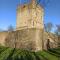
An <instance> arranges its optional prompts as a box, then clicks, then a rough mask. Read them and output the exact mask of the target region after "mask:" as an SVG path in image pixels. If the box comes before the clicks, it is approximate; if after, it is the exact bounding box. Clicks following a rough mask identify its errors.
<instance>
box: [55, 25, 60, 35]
mask: <svg viewBox="0 0 60 60" xmlns="http://www.w3.org/2000/svg"><path fill="white" fill-rule="evenodd" d="M56 27H57V29H56V30H55V34H56V35H60V25H56Z"/></svg>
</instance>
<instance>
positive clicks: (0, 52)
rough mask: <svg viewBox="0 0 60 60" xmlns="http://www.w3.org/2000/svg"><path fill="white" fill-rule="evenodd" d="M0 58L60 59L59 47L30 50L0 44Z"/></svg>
mask: <svg viewBox="0 0 60 60" xmlns="http://www.w3.org/2000/svg"><path fill="white" fill-rule="evenodd" d="M0 60H60V48H57V49H49V50H48V51H39V52H31V51H27V50H20V49H14V48H8V47H2V46H0Z"/></svg>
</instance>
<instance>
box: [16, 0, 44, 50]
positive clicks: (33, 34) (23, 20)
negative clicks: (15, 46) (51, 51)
mask: <svg viewBox="0 0 60 60" xmlns="http://www.w3.org/2000/svg"><path fill="white" fill-rule="evenodd" d="M36 1H37V0H31V2H30V3H29V4H24V5H20V6H18V9H17V21H16V22H17V23H16V30H18V31H19V30H20V32H21V33H20V34H21V35H20V37H19V38H20V39H23V40H21V41H22V42H21V41H20V43H19V44H21V43H22V46H23V48H26V49H31V50H33V51H38V50H42V49H43V44H42V43H43V28H44V26H43V15H44V11H43V8H42V7H41V6H40V5H39V4H37V2H36ZM20 48H21V47H20Z"/></svg>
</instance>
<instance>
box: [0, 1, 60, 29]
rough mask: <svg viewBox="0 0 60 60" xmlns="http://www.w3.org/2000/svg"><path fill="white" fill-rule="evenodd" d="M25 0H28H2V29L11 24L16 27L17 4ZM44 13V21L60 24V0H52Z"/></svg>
mask: <svg viewBox="0 0 60 60" xmlns="http://www.w3.org/2000/svg"><path fill="white" fill-rule="evenodd" d="M25 1H28V0H0V29H7V27H8V26H9V25H12V26H14V27H16V8H17V5H18V4H19V3H20V4H21V3H22V4H23V3H26V2H25ZM42 1H44V0H42ZM44 13H45V15H44V23H47V22H52V23H53V24H54V25H55V24H60V0H50V2H49V3H48V4H47V6H46V7H45V11H44Z"/></svg>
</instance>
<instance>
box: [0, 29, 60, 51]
mask: <svg viewBox="0 0 60 60" xmlns="http://www.w3.org/2000/svg"><path fill="white" fill-rule="evenodd" d="M48 39H49V40H50V42H49V43H50V48H56V47H58V43H57V42H58V41H59V40H58V37H57V36H56V35H54V34H52V33H49V34H48V33H46V32H43V30H41V29H36V28H31V29H23V30H17V31H12V32H0V44H1V45H3V46H6V47H12V48H18V49H25V50H32V51H39V50H43V49H45V50H47V40H48Z"/></svg>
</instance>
